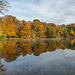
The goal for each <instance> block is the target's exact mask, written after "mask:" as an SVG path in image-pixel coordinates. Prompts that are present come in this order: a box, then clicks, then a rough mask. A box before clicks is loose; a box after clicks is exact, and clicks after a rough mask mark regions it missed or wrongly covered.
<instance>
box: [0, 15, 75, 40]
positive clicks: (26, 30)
mask: <svg viewBox="0 0 75 75" xmlns="http://www.w3.org/2000/svg"><path fill="white" fill-rule="evenodd" d="M60 37H64V38H74V37H75V24H69V25H64V24H63V25H57V26H56V25H55V24H53V23H46V22H40V21H39V20H38V19H35V20H33V22H31V21H28V22H26V21H25V20H22V21H20V20H18V19H17V18H16V17H14V16H11V15H6V16H4V17H0V38H22V39H28V38H33V39H34V38H35V39H36V38H60Z"/></svg>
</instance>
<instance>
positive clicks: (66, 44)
mask: <svg viewBox="0 0 75 75" xmlns="http://www.w3.org/2000/svg"><path fill="white" fill-rule="evenodd" d="M0 74H1V75H75V40H74V39H72V40H47V41H41V40H38V41H24V42H23V41H22V42H21V41H20V42H18V41H17V42H15V41H14V40H12V41H7V40H5V41H0Z"/></svg>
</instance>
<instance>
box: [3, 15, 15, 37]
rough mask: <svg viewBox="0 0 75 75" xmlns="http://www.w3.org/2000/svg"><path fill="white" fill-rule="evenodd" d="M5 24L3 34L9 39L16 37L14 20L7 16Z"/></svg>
mask: <svg viewBox="0 0 75 75" xmlns="http://www.w3.org/2000/svg"><path fill="white" fill-rule="evenodd" d="M4 18H5V22H4V24H3V25H2V30H3V34H6V35H7V36H8V37H12V36H16V33H15V31H14V27H15V25H14V24H13V18H12V16H10V15H6V16H5V17H4Z"/></svg>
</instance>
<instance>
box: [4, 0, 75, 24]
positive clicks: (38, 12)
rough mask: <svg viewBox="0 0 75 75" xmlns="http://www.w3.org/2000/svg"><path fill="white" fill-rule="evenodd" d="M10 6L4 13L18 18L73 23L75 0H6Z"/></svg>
mask: <svg viewBox="0 0 75 75" xmlns="http://www.w3.org/2000/svg"><path fill="white" fill-rule="evenodd" d="M7 1H8V2H9V4H10V6H11V8H10V9H9V11H8V12H6V13H5V14H6V15H8V14H10V15H13V16H16V17H17V18H18V19H19V20H23V19H24V20H26V21H29V20H31V21H32V20H33V19H39V20H41V21H43V22H47V23H55V24H57V25H59V24H69V23H75V0H7Z"/></svg>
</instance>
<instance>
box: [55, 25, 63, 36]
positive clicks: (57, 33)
mask: <svg viewBox="0 0 75 75" xmlns="http://www.w3.org/2000/svg"><path fill="white" fill-rule="evenodd" d="M55 31H56V36H57V37H61V35H63V28H62V27H61V26H57V27H56V29H55Z"/></svg>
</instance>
